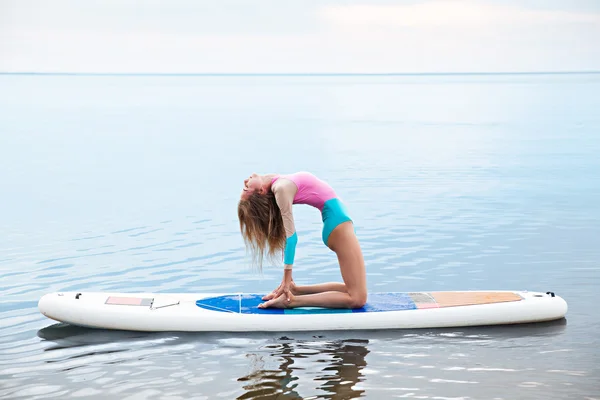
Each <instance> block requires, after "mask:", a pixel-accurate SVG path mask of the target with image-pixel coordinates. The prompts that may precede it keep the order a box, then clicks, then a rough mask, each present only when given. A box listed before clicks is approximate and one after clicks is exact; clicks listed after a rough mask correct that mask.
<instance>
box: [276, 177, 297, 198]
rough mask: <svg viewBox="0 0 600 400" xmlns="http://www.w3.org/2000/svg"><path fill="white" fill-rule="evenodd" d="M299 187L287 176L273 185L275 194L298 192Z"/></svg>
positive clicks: (280, 178)
mask: <svg viewBox="0 0 600 400" xmlns="http://www.w3.org/2000/svg"><path fill="white" fill-rule="evenodd" d="M297 189H298V187H297V186H296V183H295V182H294V181H293V180H292V179H290V178H289V177H287V176H281V177H279V179H277V180H276V181H275V182H273V184H272V185H271V190H272V191H273V193H275V194H277V193H282V192H294V193H295V192H296V191H297Z"/></svg>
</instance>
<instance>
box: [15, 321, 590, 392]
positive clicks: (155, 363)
mask: <svg viewBox="0 0 600 400" xmlns="http://www.w3.org/2000/svg"><path fill="white" fill-rule="evenodd" d="M566 327H567V321H566V319H561V320H557V321H551V322H544V323H535V324H523V325H514V326H510V325H507V326H489V327H468V328H460V329H450V328H444V329H414V330H413V329H411V330H387V331H386V330H383V331H377V330H365V331H362V330H361V331H346V332H343V331H340V332H337V331H332V332H317V331H315V332H288V333H285V334H283V335H281V334H279V335H277V336H273V335H272V334H269V333H265V332H263V333H261V332H254V333H246V334H240V333H185V332H161V333H146V332H128V331H112V330H102V329H89V328H81V327H75V326H70V325H67V324H61V323H58V324H53V325H50V326H47V327H44V328H42V329H40V330H39V331H38V332H37V336H38V337H39V338H41V339H42V341H43V343H45V344H46V345H45V347H44V349H45V352H46V354H48V356H47V357H45V358H44V362H45V364H46V365H47V366H48V367H47V368H42V369H40V368H38V367H36V366H32V368H31V369H28V368H26V367H25V368H13V369H12V370H9V371H8V372H9V373H18V374H29V373H31V372H33V371H37V373H38V374H40V373H42V374H53V373H55V372H58V373H72V372H74V371H76V370H78V369H79V370H80V371H81V372H80V373H79V375H76V376H80V375H86V374H87V373H89V372H86V370H91V372H94V371H97V370H99V369H100V370H105V371H108V372H109V375H110V371H111V370H112V369H113V368H117V369H116V370H115V371H114V373H115V374H117V376H119V375H121V374H124V375H129V373H128V372H126V371H128V370H132V369H135V368H144V370H145V371H146V372H145V373H144V375H142V376H141V377H143V376H147V379H141V377H140V379H136V380H141V382H140V384H142V383H143V384H144V386H145V387H152V386H153V382H156V381H153V380H152V379H151V377H152V376H155V377H158V376H163V377H164V376H168V377H169V381H170V382H171V384H172V386H173V387H177V388H180V389H181V388H186V387H189V388H188V389H186V390H195V391H197V393H205V394H209V393H212V394H215V395H219V396H225V397H226V398H236V399H299V398H303V399H309V398H320V399H353V398H359V397H364V396H367V397H376V398H377V396H383V397H386V396H387V395H388V394H389V393H390V392H392V393H395V392H398V393H402V394H403V395H404V396H405V397H407V398H430V397H431V398H433V397H435V396H434V394H435V393H436V392H437V389H436V387H437V386H438V385H440V384H443V383H445V384H451V385H453V386H452V387H454V388H456V387H457V385H459V383H460V382H463V384H467V383H470V384H472V385H478V384H481V383H483V381H485V380H486V378H485V376H481V374H486V373H487V374H496V376H493V375H490V376H488V377H487V379H491V380H501V381H502V380H506V381H507V382H510V381H511V379H512V378H511V377H510V376H509V375H512V376H513V377H515V376H518V375H514V374H515V373H518V371H521V372H523V373H524V374H525V375H526V374H528V373H529V374H531V373H532V371H533V373H534V375H535V374H539V373H541V372H542V371H535V370H537V369H538V368H540V367H541V366H543V361H542V360H540V361H535V356H534V354H535V353H539V354H542V356H541V357H543V359H546V360H552V359H553V358H555V357H552V355H553V354H554V353H557V354H561V352H564V351H569V349H568V348H564V347H562V346H560V345H558V347H554V346H553V345H552V343H555V344H560V343H561V340H560V337H561V336H562V335H563V334H564V332H565V329H566ZM158 349H160V351H157V350H158ZM519 349H520V350H519ZM503 351H513V352H514V351H521V352H527V353H528V354H530V355H531V356H532V357H531V358H526V359H519V357H515V360H514V361H513V362H511V363H507V362H506V361H504V362H503V363H501V364H499V365H496V364H494V363H492V364H489V365H486V364H488V363H489V361H490V360H493V359H494V358H497V355H494V354H496V353H498V352H503ZM486 352H490V354H489V357H485V358H481V354H485V353H486ZM498 354H499V353H498ZM475 355H476V356H477V360H480V361H475V360H471V361H469V359H470V358H471V357H472V356H475ZM538 357H539V356H538ZM215 359H218V361H216V364H215ZM484 360H486V361H485V363H483V362H481V361H484ZM24 361H27V360H24ZM558 364H560V363H558ZM136 365H137V366H138V367H136ZM144 365H146V367H143V366H144ZM532 366H533V367H535V368H533V369H532V368H531V367H532ZM548 370H555V371H559V369H558V368H554V369H553V368H552V367H551V364H549V365H548ZM562 370H566V371H567V372H569V373H571V375H569V376H570V377H571V378H572V377H575V378H577V374H575V375H573V373H574V372H573V371H572V370H569V369H568V368H563V369H562ZM161 371H162V372H161ZM575 372H576V371H575ZM157 373H160V374H159V375H157ZM497 374H502V375H497ZM507 374H508V375H507ZM103 375H105V374H103ZM223 375H224V376H223ZM469 375H470V378H468V376H469ZM476 375H478V376H477V377H475V376H476ZM580 376H581V377H584V376H585V374H584V375H580ZM226 377H230V378H226ZM231 377H235V378H234V379H231ZM392 377H393V380H392V381H390V379H391V378H392ZM131 379H133V376H132V377H131ZM59 381H60V379H59ZM97 382H98V390H99V391H101V390H103V389H102V388H103V387H104V385H106V384H107V383H109V382H113V383H112V384H116V385H117V387H116V388H114V389H112V390H114V391H115V393H119V392H118V387H119V385H124V384H125V382H126V381H120V383H119V381H117V382H114V379H110V378H103V379H99V380H97ZM392 382H393V385H392V386H390V384H391V383H392ZM525 382H527V381H525ZM63 384H65V385H66V386H67V387H68V386H69V385H72V384H73V382H71V383H70V384H67V383H63ZM90 385H92V386H93V385H94V383H93V382H91V383H90ZM428 385H433V386H432V387H428ZM415 386H417V387H421V393H418V392H419V390H417V389H416V388H415ZM458 387H459V389H458V391H457V393H462V394H464V391H463V390H462V389H460V386H458ZM192 388H195V389H192ZM384 389H385V390H384ZM407 389H411V390H412V391H407ZM446 390H450V391H452V389H446ZM470 390H474V389H470ZM428 391H432V394H431V395H428V394H426V393H428ZM410 393H413V395H414V396H413V395H410ZM211 397H212V396H209V398H211ZM534 397H535V396H534Z"/></svg>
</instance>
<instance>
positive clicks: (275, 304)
mask: <svg viewBox="0 0 600 400" xmlns="http://www.w3.org/2000/svg"><path fill="white" fill-rule="evenodd" d="M293 300H294V296H293V295H292V296H290V300H289V301H288V299H286V297H285V294H282V295H281V296H279V297H277V298H276V299H272V300H269V301H266V302H264V303H262V304H259V305H258V308H269V307H271V308H288V307H289V306H290V304H292V301H293Z"/></svg>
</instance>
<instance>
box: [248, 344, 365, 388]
mask: <svg viewBox="0 0 600 400" xmlns="http://www.w3.org/2000/svg"><path fill="white" fill-rule="evenodd" d="M281 340H285V342H283V343H276V344H271V345H268V346H265V349H267V350H268V351H269V354H268V356H266V357H268V358H270V359H274V360H278V362H279V366H278V368H275V369H271V368H266V366H265V364H267V362H266V361H265V359H264V358H265V356H264V355H262V354H256V353H249V354H247V357H248V358H249V359H250V364H251V365H252V372H251V373H250V374H248V375H246V376H243V377H241V378H240V379H238V380H239V381H240V382H244V386H243V389H244V390H245V391H246V393H245V394H243V395H241V396H239V397H238V399H256V398H265V396H277V398H278V399H279V398H280V399H297V398H305V396H302V395H301V393H299V391H298V389H299V388H298V386H299V380H300V376H305V377H306V376H310V377H311V378H312V380H313V381H314V382H316V383H318V386H317V387H316V390H317V391H321V392H324V393H326V394H321V395H319V396H318V397H319V398H344V399H350V398H355V397H360V395H361V394H362V393H363V392H364V390H357V389H356V388H355V385H356V384H357V383H358V382H360V381H362V380H363V379H364V376H363V375H362V374H361V370H362V369H363V368H364V367H365V366H366V365H367V362H366V360H365V356H366V355H367V354H368V353H369V350H367V345H368V343H369V341H368V340H366V339H363V340H361V339H350V340H340V341H322V342H321V341H316V342H315V341H294V340H292V339H287V338H282V339H281ZM315 366H316V367H317V368H315Z"/></svg>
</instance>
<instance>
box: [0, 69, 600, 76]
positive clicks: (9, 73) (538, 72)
mask: <svg viewBox="0 0 600 400" xmlns="http://www.w3.org/2000/svg"><path fill="white" fill-rule="evenodd" d="M576 74H579V75H583V74H600V70H588V71H586V70H580V71H577V70H576V71H486V72H483V71H482V72H475V71H473V72H468V71H465V72H181V73H180V72H2V71H0V75H79V76H461V75H462V76H465V75H576Z"/></svg>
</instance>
